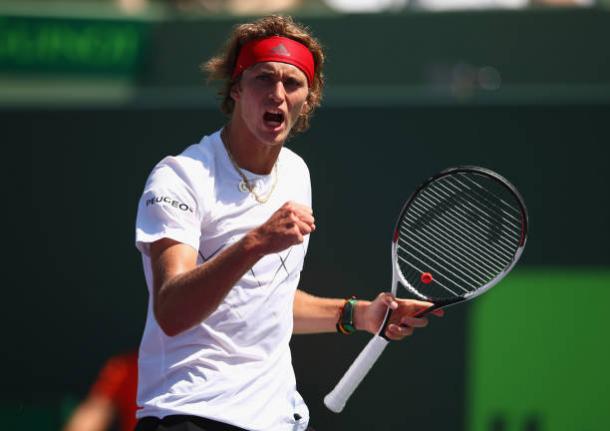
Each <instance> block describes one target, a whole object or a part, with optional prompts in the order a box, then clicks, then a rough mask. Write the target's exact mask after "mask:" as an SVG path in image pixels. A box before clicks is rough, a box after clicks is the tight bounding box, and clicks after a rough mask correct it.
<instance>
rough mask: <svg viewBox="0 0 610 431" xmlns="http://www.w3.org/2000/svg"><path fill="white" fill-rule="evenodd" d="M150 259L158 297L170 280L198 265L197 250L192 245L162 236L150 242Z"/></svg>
mask: <svg viewBox="0 0 610 431" xmlns="http://www.w3.org/2000/svg"><path fill="white" fill-rule="evenodd" d="M150 261H151V265H152V271H153V287H154V294H155V297H156V296H157V294H158V292H159V290H160V288H161V286H163V285H164V284H165V283H166V282H167V281H168V280H170V279H171V278H172V277H175V276H177V275H179V274H182V273H185V272H188V271H190V270H192V269H194V268H195V267H196V266H197V251H196V250H195V249H194V248H193V247H191V246H190V245H186V244H183V243H181V242H178V241H175V240H173V239H169V238H162V239H160V240H158V241H155V242H153V243H151V244H150Z"/></svg>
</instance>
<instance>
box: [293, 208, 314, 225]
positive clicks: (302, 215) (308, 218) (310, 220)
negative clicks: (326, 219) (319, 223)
mask: <svg viewBox="0 0 610 431" xmlns="http://www.w3.org/2000/svg"><path fill="white" fill-rule="evenodd" d="M294 214H295V215H296V216H297V217H298V219H299V220H301V221H302V222H303V223H307V224H308V225H313V224H314V222H315V218H314V216H313V215H311V214H309V213H306V212H303V211H295V212H294Z"/></svg>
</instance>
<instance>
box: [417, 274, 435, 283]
mask: <svg viewBox="0 0 610 431" xmlns="http://www.w3.org/2000/svg"><path fill="white" fill-rule="evenodd" d="M420 280H421V282H422V283H424V284H430V283H432V280H434V278H433V277H432V274H430V273H429V272H423V273H422V275H421V277H420Z"/></svg>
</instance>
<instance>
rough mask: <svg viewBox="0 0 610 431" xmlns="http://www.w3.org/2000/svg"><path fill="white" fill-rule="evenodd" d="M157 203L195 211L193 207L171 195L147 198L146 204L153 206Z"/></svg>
mask: <svg viewBox="0 0 610 431" xmlns="http://www.w3.org/2000/svg"><path fill="white" fill-rule="evenodd" d="M155 204H169V205H171V206H173V207H174V208H178V209H180V210H182V211H189V212H193V209H192V208H191V207H189V206H188V205H187V204H185V203H182V202H180V201H177V200H175V199H172V198H170V197H169V196H153V197H152V198H150V199H147V200H146V206H147V207H148V206H151V205H155Z"/></svg>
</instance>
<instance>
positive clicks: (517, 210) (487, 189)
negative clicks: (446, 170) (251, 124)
mask: <svg viewBox="0 0 610 431" xmlns="http://www.w3.org/2000/svg"><path fill="white" fill-rule="evenodd" d="M459 177H460V178H462V179H464V180H465V181H467V182H468V183H470V184H471V185H472V186H473V187H474V188H473V189H471V190H477V191H479V192H480V194H481V195H482V196H490V197H492V198H493V199H492V201H495V202H499V203H501V204H502V206H501V208H500V210H501V211H502V212H504V213H505V214H506V215H507V216H508V217H510V218H512V219H513V220H514V221H515V223H516V224H515V227H517V228H518V229H520V228H521V219H522V216H523V214H522V211H521V206H520V205H519V204H518V203H516V202H515V199H514V196H513V195H510V197H509V201H507V200H506V198H505V197H502V196H501V195H505V194H506V189H505V188H504V187H503V186H502V188H499V187H500V186H499V185H497V186H496V187H494V183H492V182H490V181H489V180H488V181H487V184H486V185H485V186H483V185H482V184H481V183H479V182H477V181H475V179H474V178H473V177H472V175H466V174H459ZM454 179H455V181H457V182H458V183H460V184H462V185H463V186H464V187H467V186H466V185H465V184H464V183H462V182H461V181H460V179H458V178H457V177H454ZM494 188H496V189H497V190H496V191H494ZM485 200H487V201H488V202H489V199H488V198H487V199H485ZM491 203H492V204H493V202H491ZM515 203H516V204H517V205H516V206H515ZM502 208H503V209H502Z"/></svg>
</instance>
